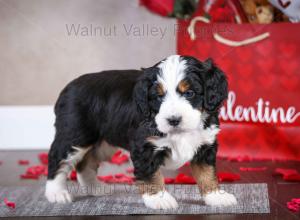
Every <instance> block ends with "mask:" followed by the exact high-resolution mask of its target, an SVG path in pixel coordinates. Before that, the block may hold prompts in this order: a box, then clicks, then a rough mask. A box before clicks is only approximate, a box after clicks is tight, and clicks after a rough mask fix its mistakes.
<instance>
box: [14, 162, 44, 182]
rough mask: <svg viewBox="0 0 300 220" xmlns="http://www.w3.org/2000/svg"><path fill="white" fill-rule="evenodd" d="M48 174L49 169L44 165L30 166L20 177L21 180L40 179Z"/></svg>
mask: <svg viewBox="0 0 300 220" xmlns="http://www.w3.org/2000/svg"><path fill="white" fill-rule="evenodd" d="M46 173H47V167H46V166H44V165H36V166H30V167H28V168H27V169H26V172H25V173H24V174H22V175H20V177H21V179H38V178H39V177H40V176H41V175H45V174H46Z"/></svg>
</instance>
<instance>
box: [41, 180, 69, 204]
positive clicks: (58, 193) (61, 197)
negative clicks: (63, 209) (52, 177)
mask: <svg viewBox="0 0 300 220" xmlns="http://www.w3.org/2000/svg"><path fill="white" fill-rule="evenodd" d="M45 196H46V198H47V199H48V201H49V202H51V203H55V202H57V203H69V202H72V201H73V197H72V195H71V194H70V193H69V192H68V189H67V188H65V187H62V186H60V185H59V184H57V183H56V182H54V181H47V184H46V191H45Z"/></svg>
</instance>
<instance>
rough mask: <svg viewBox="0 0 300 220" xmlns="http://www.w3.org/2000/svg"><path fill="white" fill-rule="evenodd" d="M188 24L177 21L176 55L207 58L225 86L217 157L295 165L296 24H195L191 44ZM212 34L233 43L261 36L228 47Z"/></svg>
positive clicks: (299, 151)
mask: <svg viewBox="0 0 300 220" xmlns="http://www.w3.org/2000/svg"><path fill="white" fill-rule="evenodd" d="M197 15H199V12H198V11H197V12H196V14H195V16H197ZM190 24H191V20H178V29H177V30H178V31H177V53H178V54H181V55H190V56H193V57H196V58H198V59H199V60H202V61H204V60H206V59H207V58H208V57H211V58H212V59H213V60H214V62H215V63H216V65H218V66H219V67H220V68H221V69H222V70H223V71H224V72H225V73H226V75H227V78H228V82H229V95H228V99H227V100H226V102H225V103H224V106H223V107H222V108H221V109H220V119H221V132H220V134H219V136H218V140H219V143H220V148H219V152H218V153H219V155H220V156H232V157H239V156H245V155H247V156H249V158H252V159H253V160H254V159H255V160H256V159H257V160H265V159H268V160H287V159H288V160H298V161H299V160H300V148H299V145H300V135H299V134H300V102H299V94H300V75H299V71H298V70H299V69H300V62H299V55H300V44H299V39H300V24H296V23H295V24H291V23H272V24H268V25H263V28H262V25H260V24H257V25H255V24H232V23H226V24H221V23H211V24H207V23H203V22H201V21H198V22H196V24H195V28H194V30H195V31H194V33H195V36H196V37H195V39H194V40H193V39H192V38H191V36H192V35H190V34H189V33H188V31H187V30H188V27H189V25H190ZM189 30H191V28H190V29H189ZM282 30H284V31H282ZM216 34H218V36H221V37H223V39H224V38H225V39H228V40H231V41H235V42H236V41H238V42H241V41H244V40H246V39H249V38H252V37H255V36H260V37H266V38H265V39H264V40H261V41H258V42H255V43H251V44H248V45H243V46H229V45H226V44H224V43H222V42H220V38H218V37H216ZM268 35H269V37H268ZM224 42H225V43H226V41H224ZM274 54H276V56H274ZM237 61H238V62H237ZM271 91H272V92H271Z"/></svg>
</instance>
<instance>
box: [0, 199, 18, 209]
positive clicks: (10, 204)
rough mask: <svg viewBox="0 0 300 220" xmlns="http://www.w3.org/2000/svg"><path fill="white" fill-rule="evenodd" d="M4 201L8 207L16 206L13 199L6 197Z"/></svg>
mask: <svg viewBox="0 0 300 220" xmlns="http://www.w3.org/2000/svg"><path fill="white" fill-rule="evenodd" d="M3 201H4V203H5V205H6V206H7V207H9V208H12V209H14V208H16V203H14V202H12V201H8V199H7V198H4V200H3Z"/></svg>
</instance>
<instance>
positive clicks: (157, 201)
mask: <svg viewBox="0 0 300 220" xmlns="http://www.w3.org/2000/svg"><path fill="white" fill-rule="evenodd" d="M143 200H144V203H145V205H146V206H147V207H149V208H151V209H175V208H177V207H178V203H177V202H176V200H175V198H174V197H173V196H171V194H170V193H168V192H167V191H160V192H158V193H156V194H152V195H149V194H147V193H146V194H144V195H143Z"/></svg>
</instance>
